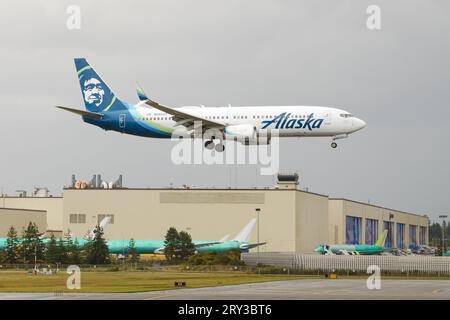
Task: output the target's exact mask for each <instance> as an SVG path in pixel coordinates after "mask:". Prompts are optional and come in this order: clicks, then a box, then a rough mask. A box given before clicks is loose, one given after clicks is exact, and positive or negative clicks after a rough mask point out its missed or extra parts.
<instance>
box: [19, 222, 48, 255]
mask: <svg viewBox="0 0 450 320" xmlns="http://www.w3.org/2000/svg"><path fill="white" fill-rule="evenodd" d="M41 236H42V234H40V233H39V229H38V227H37V225H36V224H35V223H33V222H30V223H29V224H28V227H27V229H25V230H24V231H23V235H22V246H21V250H20V252H21V254H20V255H21V258H22V260H23V262H24V263H34V262H35V260H36V261H39V262H41V261H42V260H43V257H44V250H45V245H44V243H43V242H42V239H41Z"/></svg>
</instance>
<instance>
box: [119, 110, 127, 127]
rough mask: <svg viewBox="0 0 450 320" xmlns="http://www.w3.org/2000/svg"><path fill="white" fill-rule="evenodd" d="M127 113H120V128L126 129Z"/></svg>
mask: <svg viewBox="0 0 450 320" xmlns="http://www.w3.org/2000/svg"><path fill="white" fill-rule="evenodd" d="M126 116H127V115H126V114H125V113H122V114H120V115H119V128H121V129H124V128H125V117H126Z"/></svg>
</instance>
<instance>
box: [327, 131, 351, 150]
mask: <svg viewBox="0 0 450 320" xmlns="http://www.w3.org/2000/svg"><path fill="white" fill-rule="evenodd" d="M345 138H348V134H341V135H337V136H334V137H333V141H331V147H332V148H333V149H335V148H336V147H337V143H336V142H334V141H335V140H338V139H345Z"/></svg>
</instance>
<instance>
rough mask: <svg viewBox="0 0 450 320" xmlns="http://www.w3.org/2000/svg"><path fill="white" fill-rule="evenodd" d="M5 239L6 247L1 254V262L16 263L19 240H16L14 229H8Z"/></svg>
mask: <svg viewBox="0 0 450 320" xmlns="http://www.w3.org/2000/svg"><path fill="white" fill-rule="evenodd" d="M7 237H8V238H7V239H6V247H5V250H4V252H3V261H4V262H5V263H17V260H18V259H19V250H18V244H19V239H18V238H17V231H16V229H14V227H11V228H9V231H8V235H7Z"/></svg>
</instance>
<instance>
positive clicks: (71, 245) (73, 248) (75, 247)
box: [67, 239, 83, 264]
mask: <svg viewBox="0 0 450 320" xmlns="http://www.w3.org/2000/svg"><path fill="white" fill-rule="evenodd" d="M67 255H68V257H67V263H69V264H80V263H82V262H83V248H82V247H81V246H80V245H79V243H78V240H76V239H75V241H73V240H70V242H68V243H67Z"/></svg>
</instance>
